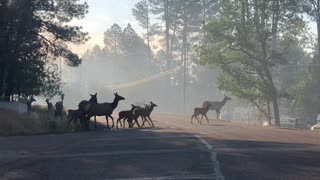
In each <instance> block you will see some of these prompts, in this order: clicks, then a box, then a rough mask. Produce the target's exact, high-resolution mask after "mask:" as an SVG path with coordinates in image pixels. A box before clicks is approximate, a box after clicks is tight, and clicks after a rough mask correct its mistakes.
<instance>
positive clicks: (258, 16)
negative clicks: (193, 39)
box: [198, 0, 305, 120]
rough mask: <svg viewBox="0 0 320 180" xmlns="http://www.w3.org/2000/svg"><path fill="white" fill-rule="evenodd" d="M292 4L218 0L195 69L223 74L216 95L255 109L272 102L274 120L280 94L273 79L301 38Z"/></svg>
mask: <svg viewBox="0 0 320 180" xmlns="http://www.w3.org/2000/svg"><path fill="white" fill-rule="evenodd" d="M296 3H297V2H295V1H290V2H282V1H254V0H253V1H245V0H243V1H229V0H222V1H220V4H219V5H220V10H219V17H218V18H217V19H216V20H214V21H212V22H211V23H209V24H208V25H207V26H206V28H205V32H206V38H205V42H204V43H203V44H202V46H201V47H199V48H198V53H199V55H200V57H201V58H200V61H199V63H200V64H210V65H214V66H218V67H219V68H220V69H221V70H222V72H223V73H222V74H221V76H220V78H219V79H218V81H219V85H218V87H219V88H220V89H225V90H227V91H229V92H231V93H232V94H234V95H236V96H238V97H240V98H244V99H247V100H249V101H250V102H252V103H253V104H255V105H257V106H259V104H269V103H270V102H272V103H273V107H274V111H275V112H274V113H275V116H276V112H278V111H279V110H278V109H277V106H278V104H277V99H278V97H279V94H278V92H277V90H276V84H275V82H274V78H273V74H272V73H273V71H274V68H275V67H277V66H279V65H280V64H286V63H288V59H286V58H285V54H286V53H288V49H289V48H290V46H291V45H292V44H296V43H294V42H299V40H301V39H304V38H305V34H304V30H305V22H304V21H303V19H302V16H301V13H300V9H298V8H296V7H295V5H296ZM268 108H269V105H268ZM259 109H260V110H261V109H262V108H259ZM267 114H270V113H267ZM277 116H278V117H277ZM277 116H276V117H275V119H276V120H277V119H279V115H277Z"/></svg>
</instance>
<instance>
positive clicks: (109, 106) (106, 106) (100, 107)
mask: <svg viewBox="0 0 320 180" xmlns="http://www.w3.org/2000/svg"><path fill="white" fill-rule="evenodd" d="M114 96H115V97H114V100H113V102H112V103H107V102H106V103H98V104H93V103H90V102H89V101H85V100H84V101H81V102H80V103H79V105H78V106H79V109H80V110H81V111H82V112H83V113H84V114H85V115H86V121H87V122H89V120H90V118H91V117H92V116H105V117H106V121H107V128H108V129H110V127H109V122H108V117H110V118H111V119H112V128H113V127H114V120H113V117H112V116H111V114H112V112H113V110H114V109H115V108H116V107H117V106H118V103H119V101H121V100H125V98H124V97H122V96H120V95H118V93H114ZM86 126H87V127H86V128H87V129H88V128H89V124H88V123H87V124H86Z"/></svg>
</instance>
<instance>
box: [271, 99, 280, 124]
mask: <svg viewBox="0 0 320 180" xmlns="http://www.w3.org/2000/svg"><path fill="white" fill-rule="evenodd" d="M272 105H273V112H274V119H275V124H276V126H280V113H279V104H278V96H277V95H276V94H275V95H273V96H272Z"/></svg>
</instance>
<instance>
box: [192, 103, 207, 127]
mask: <svg viewBox="0 0 320 180" xmlns="http://www.w3.org/2000/svg"><path fill="white" fill-rule="evenodd" d="M210 106H211V105H210V104H206V107H201V108H199V107H196V108H194V109H193V115H192V116H191V124H193V123H192V119H193V118H196V119H197V120H198V122H199V123H200V124H201V123H202V118H203V116H204V117H205V118H206V119H207V121H208V123H209V119H208V117H207V113H208V111H209V108H210ZM200 114H201V115H202V117H201V121H199V119H198V116H199V115H200Z"/></svg>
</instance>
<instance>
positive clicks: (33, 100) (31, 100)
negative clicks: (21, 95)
mask: <svg viewBox="0 0 320 180" xmlns="http://www.w3.org/2000/svg"><path fill="white" fill-rule="evenodd" d="M35 101H36V100H35V99H34V98H33V96H30V98H29V99H28V100H27V101H26V104H27V109H28V112H30V111H31V106H32V103H33V102H35Z"/></svg>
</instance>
